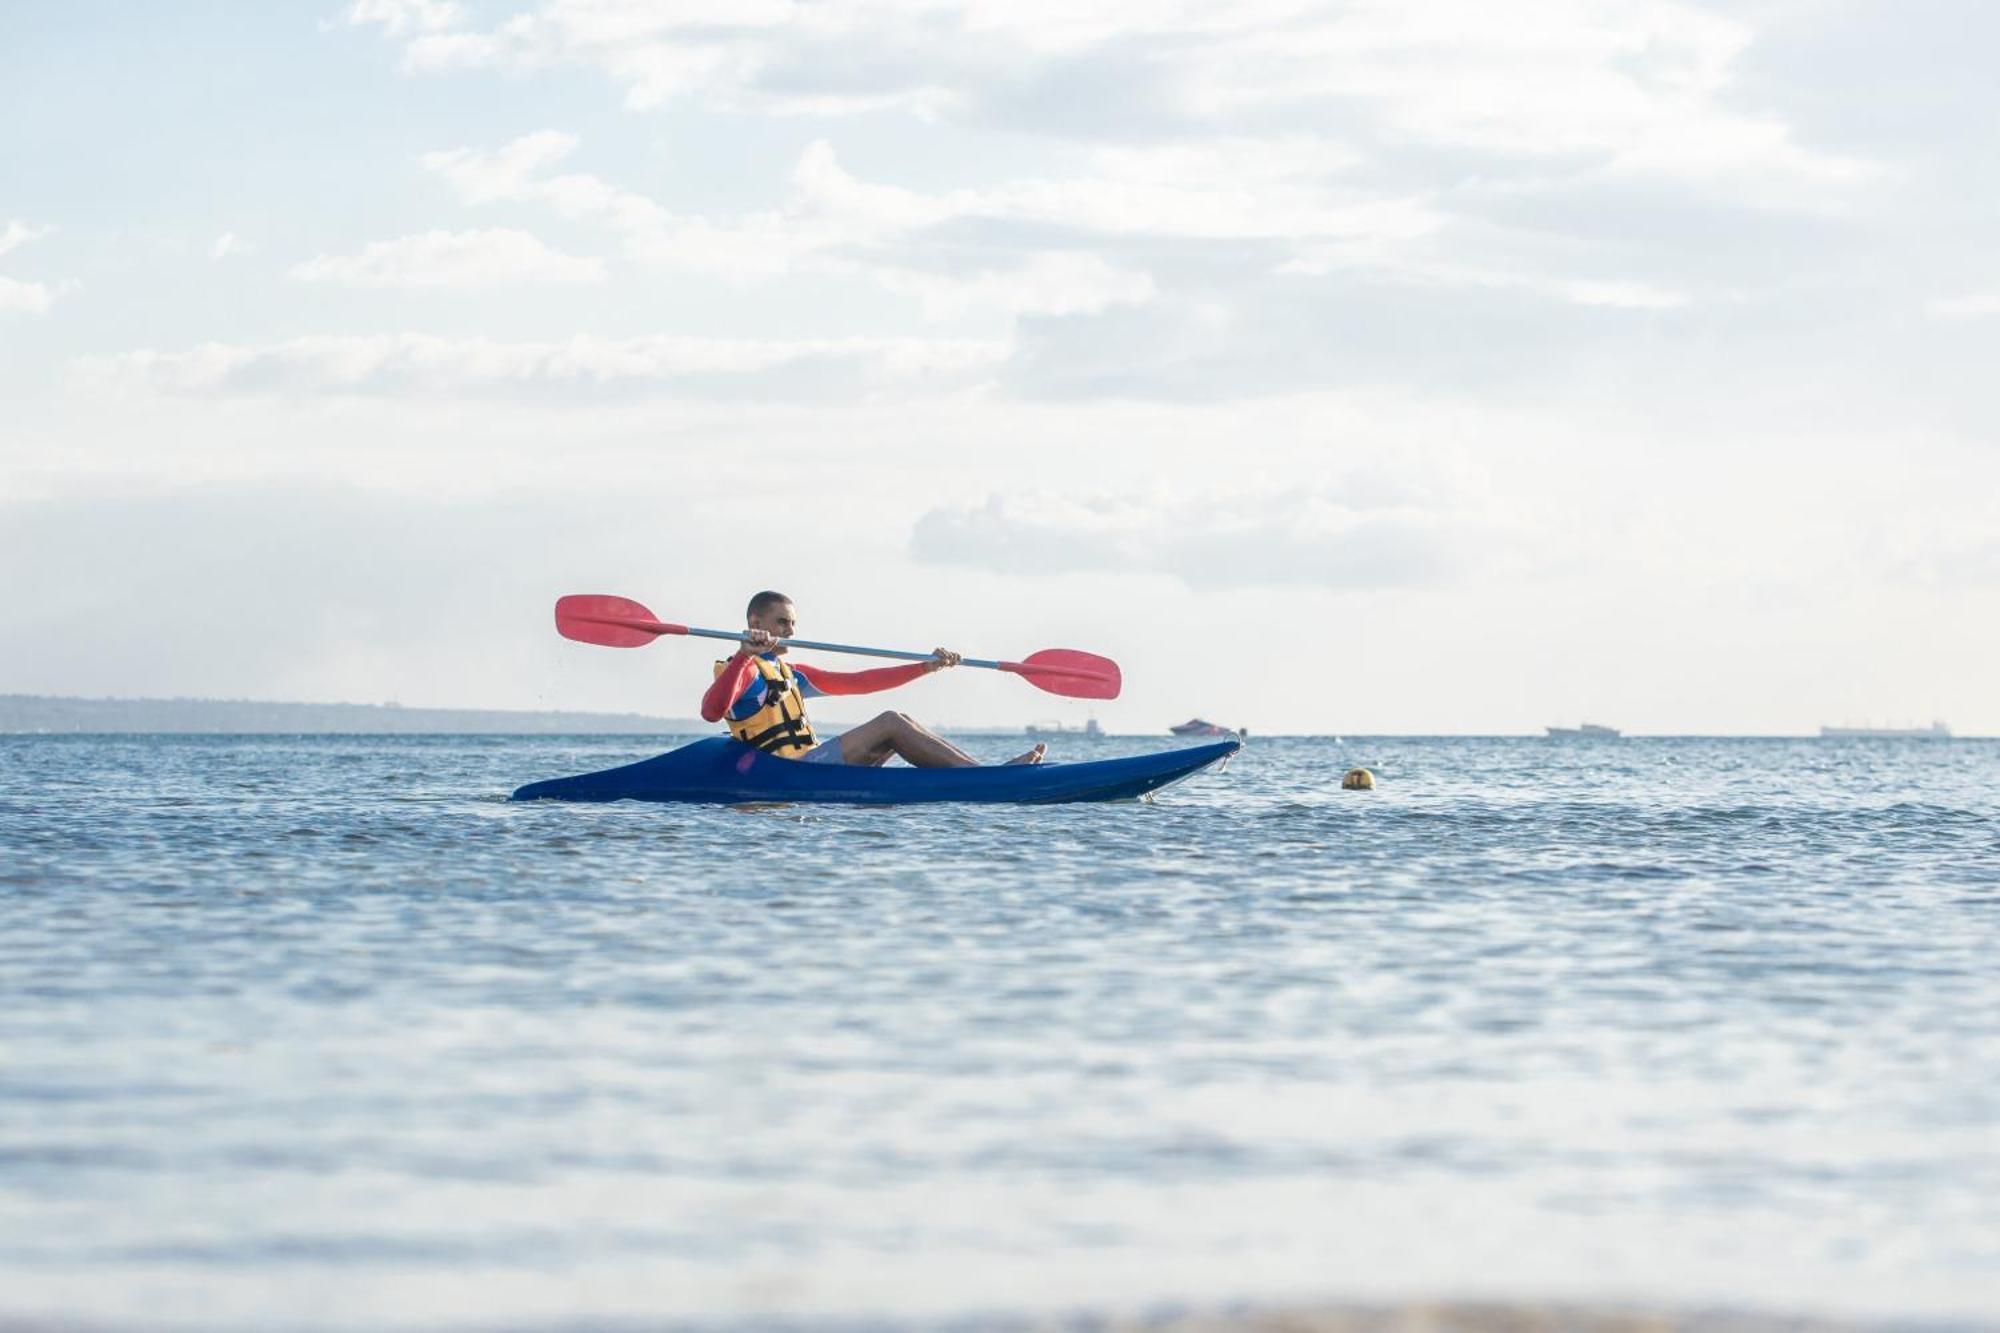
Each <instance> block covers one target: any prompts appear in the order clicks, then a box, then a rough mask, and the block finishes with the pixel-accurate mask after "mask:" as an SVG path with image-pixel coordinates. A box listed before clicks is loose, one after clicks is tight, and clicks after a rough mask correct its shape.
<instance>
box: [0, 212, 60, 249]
mask: <svg viewBox="0 0 2000 1333" xmlns="http://www.w3.org/2000/svg"><path fill="white" fill-rule="evenodd" d="M54 230H55V229H54V228H53V227H31V226H29V225H28V224H27V223H25V222H22V221H20V220H19V219H18V218H17V219H14V220H13V221H10V222H9V223H8V224H7V225H6V226H5V227H0V255H4V254H6V253H7V252H8V251H9V250H16V249H19V248H20V247H21V246H24V245H26V244H27V243H28V242H30V241H39V240H40V239H41V238H42V237H44V236H47V235H48V234H49V233H50V232H51V231H54Z"/></svg>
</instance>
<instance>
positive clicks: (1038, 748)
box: [1007, 741, 1049, 764]
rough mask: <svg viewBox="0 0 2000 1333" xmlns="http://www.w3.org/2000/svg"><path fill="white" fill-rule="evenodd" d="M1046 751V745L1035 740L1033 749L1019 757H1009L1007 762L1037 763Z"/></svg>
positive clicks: (1047, 749) (1047, 748)
mask: <svg viewBox="0 0 2000 1333" xmlns="http://www.w3.org/2000/svg"><path fill="white" fill-rule="evenodd" d="M1048 752H1049V747H1048V746H1046V745H1044V744H1042V742H1040V741H1036V742H1035V748H1034V749H1032V750H1030V751H1028V752H1027V753H1026V754H1024V755H1021V756H1020V757H1019V758H1015V759H1009V760H1008V761H1007V762H1008V763H1010V764H1039V763H1041V762H1042V756H1043V755H1045V754H1047V753H1048Z"/></svg>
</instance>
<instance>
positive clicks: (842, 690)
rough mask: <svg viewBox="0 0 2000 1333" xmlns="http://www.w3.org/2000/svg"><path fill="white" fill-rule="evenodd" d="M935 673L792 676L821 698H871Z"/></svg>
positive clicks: (808, 670) (811, 672)
mask: <svg viewBox="0 0 2000 1333" xmlns="http://www.w3.org/2000/svg"><path fill="white" fill-rule="evenodd" d="M937 669H938V664H937V663H936V662H911V663H910V664H909V665H907V666H892V667H870V668H869V669H868V670H866V671H828V670H827V669H826V668H825V667H809V666H794V667H793V668H792V674H793V675H795V676H797V677H798V678H799V679H800V680H802V681H804V682H806V683H807V684H809V685H811V686H812V687H813V688H814V689H815V690H818V691H819V692H820V693H821V694H875V693H877V692H879V691H881V690H893V689H895V688H896V687H897V686H898V685H907V684H909V683H910V682H911V681H913V680H917V679H919V678H921V677H923V676H927V675H929V674H930V673H931V672H933V671H935V670H937ZM704 716H705V715H704Z"/></svg>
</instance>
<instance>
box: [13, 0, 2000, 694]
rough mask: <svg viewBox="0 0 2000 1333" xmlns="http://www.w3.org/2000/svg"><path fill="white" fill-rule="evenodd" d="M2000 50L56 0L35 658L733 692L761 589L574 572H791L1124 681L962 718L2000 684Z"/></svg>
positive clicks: (529, 6) (1874, 28)
mask: <svg viewBox="0 0 2000 1333" xmlns="http://www.w3.org/2000/svg"><path fill="white" fill-rule="evenodd" d="M1996 41H2000V8H1995V7H1994V6H1992V5H1990V4H1985V3H1979V2H1978V0H1900V3H1864V2H1862V0H1768V2H1767V0H1742V2H1741V3H1734V4H1720V3H1706V2H1699V0H1515V3H1512V4H1507V5H1494V4H1491V3H1488V2H1487V0H1355V2H1352V3H1291V2H1288V0H1236V2H1234V3H1228V4H1195V3H1182V2H1180V0H1144V2H1143V3H1140V2H1139V0H1129V2H1128V0H1108V2H1107V3H1100V4H1094V5H1088V6H1079V5H1075V4H1070V3H1059V4H1056V3H1046V2H1045V0H1004V2H1000V0H968V2H965V3H946V2H945V0H851V2H846V3H839V4H824V3H794V2H791V0H738V2H737V3H733V4H731V5H728V6H713V5H696V4H688V3H682V2H680V0H649V2H643V3H642V2H641V0H540V2H539V3H535V2H534V0H505V2H503V3H498V4H489V3H483V2H475V0H465V2H463V3H456V2H453V0H347V2H343V0H325V2H323V3H319V2H308V3H297V2H293V0H285V2H281V3H269V4H223V3H188V4H180V5H171V6H167V5H157V4H151V3H125V4H112V3H90V2H89V0H81V2H79V3H69V4H60V5H57V4H43V5H32V4H16V5H8V6H6V7H4V8H0V595H4V598H5V603H6V606H7V608H8V614H7V615H6V616H5V617H4V618H0V692H22V693H47V694H76V695H92V696H96V695H113V696H211V697H233V698H264V699H310V700H329V701H330V700H346V701H356V702H372V701H386V700H396V701H400V702H402V703H405V704H409V705H413V706H414V705H425V706H466V707H503V708H504V707H521V708H574V709H618V710H625V709H630V710H637V711H645V712H655V713H664V714H670V715H679V716H685V715H687V714H690V713H692V712H693V711H694V705H695V703H696V701H697V700H698V698H699V694H700V692H701V690H702V688H703V687H704V686H705V684H706V682H707V680H708V678H709V663H710V661H711V660H712V659H713V657H714V652H713V651H712V650H711V649H710V647H709V646H708V645H705V644H699V643H696V642H693V641H688V640H666V641H662V642H660V643H658V644H656V645H654V646H653V647H650V648H647V649H644V650H634V651H626V652H619V651H614V650H609V649H601V648H590V647H586V646H583V645H578V644H572V643H568V642H566V641H563V640H561V639H559V638H557V636H556V635H555V633H554V631H553V628H552V622H551V617H550V606H551V604H552V603H553V601H554V599H555V598H556V597H557V596H559V595H561V594H563V593H566V592H610V593H619V594H622V595H625V596H629V597H634V598H637V599H639V600H640V601H642V602H644V603H646V604H647V605H648V606H650V607H651V608H652V609H653V610H654V611H655V612H656V613H657V614H659V615H660V616H662V617H663V618H665V619H669V620H676V621H681V622H684V623H690V624H696V625H709V626H718V627H734V626H736V625H738V624H740V621H741V614H742V604H743V602H744V601H745V600H746V598H747V597H748V595H749V594H750V593H751V592H754V591H756V590H757V589H760V588H764V587H774V588H778V589H780V590H783V591H785V592H787V593H789V594H790V595H791V596H792V597H793V598H794V600H795V602H796V604H797V607H798V610H799V614H800V620H801V628H800V632H801V634H803V635H806V636H808V637H815V638H823V639H831V640H838V641H845V642H852V643H875V644H881V645H886V646H891V647H904V648H916V649H928V648H930V647H932V646H934V645H939V644H942V645H946V646H951V647H955V648H958V649H960V650H961V651H964V652H966V653H968V654H973V655H980V656H995V657H1013V656H1022V655H1026V654H1027V653H1030V652H1032V651H1034V650H1035V649H1038V648H1043V647H1073V648H1083V649H1088V650H1091V651H1095V652H1100V653H1105V654H1108V655H1110V656H1113V657H1115V658H1117V659H1118V660H1119V661H1120V662H1121V664H1122V665H1123V668H1124V672H1125V679H1126V682H1127V684H1126V689H1125V693H1124V695H1123V696H1122V697H1121V698H1120V699H1119V700H1117V701H1115V702H1109V703H1098V704H1084V703H1080V702H1075V701H1069V700H1064V699H1060V698H1057V697H1055V696H1052V695H1047V694H1042V693H1038V692H1036V691H1034V690H1033V689H1031V688H1030V687H1029V686H1027V685H1025V684H1023V683H1021V682H1019V681H1015V680H1011V679H1008V678H1004V677H998V676H996V675H993V674H991V673H980V672H974V671H967V670H961V671H957V672H952V673H947V674H945V675H941V676H938V677H934V678H932V679H929V680H926V681H924V682H922V683H920V684H918V685H914V686H911V687H909V688H908V689H906V690H904V691H903V692H901V693H899V694H898V695H895V696H892V697H885V698H884V699H882V700H881V703H882V704H883V706H891V705H893V706H895V707H898V708H902V709H904V710H905V711H908V712H911V713H913V714H915V715H917V716H919V717H923V718H926V719H928V720H930V721H933V722H936V723H940V724H945V725H951V724H958V725H973V724H982V725H1010V724H1015V723H1026V722H1034V721H1064V722H1069V723H1080V722H1081V721H1082V720H1083V719H1084V718H1085V717H1087V716H1090V715H1092V714H1094V715H1095V716H1097V717H1098V719H1099V720H1100V721H1101V722H1102V723H1103V725H1105V726H1106V727H1107V728H1109V729H1112V730H1124V731H1153V730H1157V729H1159V728H1162V727H1164V726H1166V725H1167V724H1169V723H1172V722H1178V721H1181V720H1183V719H1184V718H1186V717H1188V716H1190V715H1194V714H1200V715H1203V716H1206V717H1209V718H1212V719H1214V720H1216V721H1219V722H1223V723H1227V724H1231V725H1244V726H1248V727H1250V728H1252V729H1253V730H1256V731H1264V732H1305V733H1315V734H1328V733H1330V734H1341V733H1349V732H1351V733H1383V732H1439V733H1464V732H1471V733H1507V732H1537V731H1539V730H1540V728H1541V727H1543V726H1545V725H1548V724H1552V723H1566V724H1574V723H1576V722H1578V721H1581V720H1590V721H1595V722H1603V723H1609V724H1612V725H1617V726H1622V727H1624V728H1625V729H1626V730H1628V731H1632V732H1666V733H1715V734H1729V733H1751V734H1783V733H1800V732H1811V731H1813V730H1814V729H1816V728H1817V727H1818V726H1819V725H1821V724H1823V723H1836V724H1838V723H1856V722H1873V723H1891V722H1893V723H1928V722H1929V721H1931V720H1932V719H1933V718H1938V719H1943V720H1945V721H1947V722H1948V723H1950V724H1951V725H1952V727H1953V728H1954V729H1955V730H1956V731H1958V732H1959V733H1961V734H1996V733H2000V690H1996V689H1995V688H1994V686H1993V683H1992V682H1993V681H1994V680H1995V679H2000V389H1996V387H1995V386H1996V376H1995V375H1994V374H1993V372H1992V370H1991V369H1990V367H1991V366H1992V365H1993V364H1994V363H1995V362H1996V360H2000V358H1996V353H1997V352H2000V245H1996V243H1995V241H1996V224H2000V154H1996V153H1995V152H1994V151H1993V133H1994V126H1995V123H1996V113H2000V92H1996V89H1995V85H1994V82H1993V80H1992V78H1991V70H1990V52H1991V51H1992V49H1993V48H1994V45H1995V43H1996ZM808 660H811V659H808ZM822 660H824V659H822ZM829 664H837V665H855V666H858V665H863V664H862V663H861V662H859V660H858V659H842V660H840V661H839V662H837V663H829ZM874 702H875V701H872V700H871V701H867V703H868V706H869V708H872V705H873V703H874ZM842 705H843V708H842V709H829V710H828V711H829V712H835V713H839V714H840V715H841V716H845V717H854V718H858V717H860V716H865V715H866V712H867V711H869V708H864V707H863V706H862V705H861V704H860V703H858V702H855V701H842Z"/></svg>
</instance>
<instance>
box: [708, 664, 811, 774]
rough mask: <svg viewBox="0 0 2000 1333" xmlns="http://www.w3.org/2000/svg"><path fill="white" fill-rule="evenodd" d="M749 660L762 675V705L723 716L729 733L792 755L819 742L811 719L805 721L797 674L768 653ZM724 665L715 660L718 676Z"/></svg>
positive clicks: (785, 755)
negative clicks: (745, 712)
mask: <svg viewBox="0 0 2000 1333" xmlns="http://www.w3.org/2000/svg"><path fill="white" fill-rule="evenodd" d="M750 660H751V661H752V662H754V663H756V664H757V674H758V675H759V676H762V677H763V678H764V706H763V707H762V708H759V709H758V710H757V711H756V712H754V713H752V714H751V715H750V716H748V717H746V718H743V719H741V720H738V719H736V718H729V719H727V721H728V723H729V734H730V735H732V736H734V737H735V738H736V739H737V740H739V741H742V742H743V743H744V744H745V745H749V746H754V747H755V748H757V749H759V750H763V751H764V752H765V753H767V754H775V755H777V756H778V757H779V758H781V759H796V758H798V757H799V756H800V755H802V754H804V753H805V752H806V751H807V750H810V749H812V748H813V746H815V745H818V744H819V740H818V738H816V737H815V736H814V735H813V729H812V723H810V722H808V721H806V697H805V695H804V694H803V693H801V692H800V690H799V682H798V677H796V676H794V675H793V674H792V669H791V668H790V667H788V666H786V665H785V664H784V662H782V661H778V660H774V659H772V658H769V657H753V658H751V659H750ZM728 667H729V663H727V662H717V663H716V664H715V674H716V675H718V676H720V675H721V674H722V673H723V672H724V671H726V670H727V669H728Z"/></svg>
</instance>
